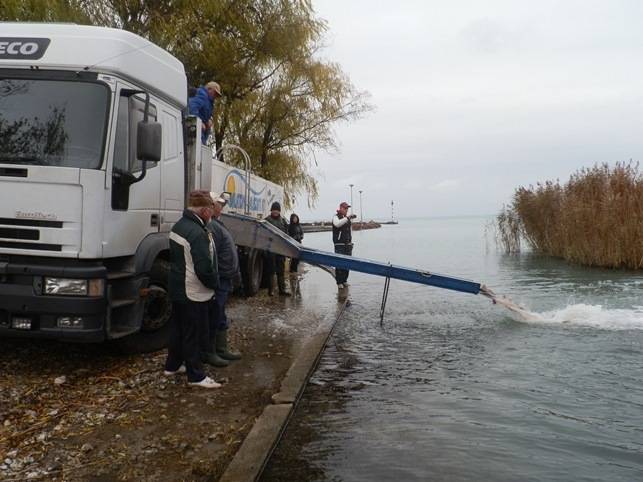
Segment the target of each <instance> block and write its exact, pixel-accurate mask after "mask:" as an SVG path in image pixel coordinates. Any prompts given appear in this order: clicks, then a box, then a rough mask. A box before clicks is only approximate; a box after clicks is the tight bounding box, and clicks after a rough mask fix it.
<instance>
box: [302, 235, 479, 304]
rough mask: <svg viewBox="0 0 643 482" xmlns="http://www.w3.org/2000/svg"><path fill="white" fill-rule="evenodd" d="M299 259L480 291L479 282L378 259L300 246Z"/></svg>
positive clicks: (447, 287) (451, 287)
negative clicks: (387, 262) (373, 259)
mask: <svg viewBox="0 0 643 482" xmlns="http://www.w3.org/2000/svg"><path fill="white" fill-rule="evenodd" d="M299 259H300V260H301V261H305V262H307V263H311V264H321V265H324V266H333V267H335V268H340V269H348V270H351V271H359V272H360V273H367V274H372V275H375V276H383V277H384V278H393V279H399V280H402V281H409V282H411V283H419V284H423V285H429V286H436V287H438V288H445V289H447V290H454V291H461V292H464V293H471V294H474V295H477V294H478V293H479V292H480V283H475V282H473V281H468V280H463V279H459V278H454V277H451V276H445V275H441V274H437V273H431V272H429V271H424V270H419V269H414V268H406V267H403V266H396V265H394V264H385V263H381V262H379V261H371V260H368V259H362V258H356V257H353V256H346V255H343V254H335V253H328V252H325V251H319V250H316V249H311V248H306V247H303V246H302V247H301V248H300V249H299Z"/></svg>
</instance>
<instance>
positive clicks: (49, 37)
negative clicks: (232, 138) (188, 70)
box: [0, 22, 187, 108]
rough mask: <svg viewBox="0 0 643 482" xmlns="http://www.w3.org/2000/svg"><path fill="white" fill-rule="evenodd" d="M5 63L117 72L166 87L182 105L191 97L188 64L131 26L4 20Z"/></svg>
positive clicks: (0, 62) (0, 41) (0, 31)
mask: <svg viewBox="0 0 643 482" xmlns="http://www.w3.org/2000/svg"><path fill="white" fill-rule="evenodd" d="M0 68H29V69H30V68H38V69H53V70H72V71H74V70H77V71H83V70H87V71H90V72H99V73H105V74H114V75H117V76H121V77H123V78H127V79H130V80H133V81H135V82H136V83H137V84H139V85H141V87H145V88H150V89H152V90H154V91H157V92H162V93H163V95H164V96H165V97H167V98H169V99H171V100H172V101H174V102H176V103H177V104H178V105H179V106H180V107H181V108H183V107H185V106H186V103H187V80H186V77H185V69H184V68H183V64H182V63H181V62H180V61H179V60H178V59H177V58H175V57H174V56H172V55H171V54H170V53H168V52H166V51H165V50H163V49H162V48H160V47H158V46H157V45H155V44H153V43H152V42H150V41H149V40H146V39H144V38H142V37H139V36H138V35H135V34H133V33H131V32H127V31H125V30H119V29H114V28H105V27H93V26H87V25H75V24H47V23H13V22H0Z"/></svg>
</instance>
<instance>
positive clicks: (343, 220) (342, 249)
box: [333, 202, 357, 288]
mask: <svg viewBox="0 0 643 482" xmlns="http://www.w3.org/2000/svg"><path fill="white" fill-rule="evenodd" d="M349 207H351V206H350V204H348V203H347V202H343V203H341V204H340V205H339V209H338V210H337V213H336V214H335V216H333V244H334V245H335V252H336V253H338V254H346V255H349V256H350V255H352V254H353V236H352V233H351V219H355V218H356V217H357V216H356V215H355V214H351V215H349V214H348V208H349ZM348 273H349V271H348V270H347V269H339V268H336V269H335V280H336V282H337V287H338V288H344V287H345V286H346V285H347V284H348V283H346V280H348Z"/></svg>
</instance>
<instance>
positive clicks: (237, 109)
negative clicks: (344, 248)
mask: <svg viewBox="0 0 643 482" xmlns="http://www.w3.org/2000/svg"><path fill="white" fill-rule="evenodd" d="M4 1H5V2H9V3H12V4H13V3H16V4H20V3H24V2H17V1H16V0H4ZM44 1H45V2H48V3H50V4H51V6H52V8H51V10H50V13H49V14H48V17H46V18H38V17H34V16H31V17H29V18H26V17H24V19H25V20H73V21H77V22H80V23H92V24H94V25H104V26H111V27H117V28H124V29H127V30H129V31H132V32H134V33H137V34H139V35H142V36H144V37H146V38H149V39H150V40H152V41H153V42H155V43H157V44H158V45H160V46H162V47H163V48H165V49H167V50H168V51H170V52H172V53H173V54H174V55H175V56H176V57H177V58H179V59H180V60H181V61H182V62H183V64H184V65H185V68H186V72H187V75H188V80H189V82H190V84H192V85H194V86H197V85H200V84H203V83H205V82H207V81H209V80H212V79H215V80H217V81H218V82H219V83H220V84H221V86H222V89H223V97H222V98H221V99H220V100H219V101H218V104H217V107H216V109H215V117H214V132H215V141H216V146H215V147H216V149H217V150H218V149H220V148H221V147H222V146H223V145H225V144H238V145H240V146H242V147H243V148H245V149H246V150H247V151H248V152H249V153H250V155H251V159H252V164H253V165H252V168H253V171H254V172H256V173H257V174H259V175H261V176H263V177H266V178H268V179H270V180H273V181H274V182H277V183H279V184H282V185H283V186H284V187H285V189H286V195H287V202H291V201H292V200H293V199H294V198H295V197H296V196H298V195H300V194H303V193H307V195H308V201H309V202H314V200H315V199H316V196H317V182H316V180H315V179H314V178H313V176H312V175H311V174H310V166H311V163H312V162H314V155H315V152H316V151H318V150H333V149H335V148H336V141H335V138H334V135H333V127H334V126H335V125H336V124H337V123H338V122H341V121H350V120H354V119H357V118H359V117H360V116H361V115H362V114H364V113H365V112H367V111H368V110H369V109H370V105H369V104H368V99H367V94H365V93H363V92H359V91H358V90H357V89H356V88H355V87H354V86H353V85H352V84H351V82H350V79H349V78H348V77H347V76H346V75H345V74H344V73H343V72H342V70H341V68H340V66H339V65H337V64H335V63H332V62H327V61H324V60H322V59H321V58H320V56H319V51H320V48H321V47H322V42H323V36H324V34H325V32H326V29H327V25H326V23H325V22H324V21H323V20H321V19H319V18H317V17H316V16H315V12H314V10H313V8H312V4H311V2H310V0H218V1H203V2H193V1H191V0H167V1H164V2H159V1H152V0H44ZM34 3H38V2H34ZM23 13H24V14H25V15H26V14H27V12H23ZM0 15H2V17H4V18H9V19H16V20H18V19H20V18H21V17H20V12H18V14H16V10H15V9H14V10H13V16H9V17H7V16H6V15H5V14H4V12H3V11H2V10H0ZM84 19H86V20H84ZM238 161H240V160H237V159H235V158H230V159H227V162H232V163H235V162H238Z"/></svg>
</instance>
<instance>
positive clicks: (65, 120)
mask: <svg viewBox="0 0 643 482" xmlns="http://www.w3.org/2000/svg"><path fill="white" fill-rule="evenodd" d="M200 129H201V123H200V120H198V119H197V118H195V117H192V116H189V115H188V113H187V80H186V76H185V71H184V68H183V65H182V64H181V62H179V61H178V60H177V59H176V58H175V57H173V56H172V55H171V54H169V53H168V52H166V51H165V50H163V49H161V48H160V47H158V46H156V45H154V44H153V43H151V42H149V41H147V40H145V39H143V38H141V37H139V36H137V35H134V34H132V33H129V32H126V31H123V30H117V29H109V28H101V27H90V26H79V25H70V24H34V23H30V24H21V23H0V336H27V337H44V338H52V339H61V340H77V341H91V342H100V341H104V340H108V339H119V343H121V344H122V346H123V348H125V349H127V350H130V351H146V350H153V349H158V348H160V347H162V346H163V345H164V344H165V342H166V339H167V322H168V319H169V316H170V313H171V304H170V303H169V301H168V298H167V293H166V283H167V271H168V268H169V262H168V261H169V252H168V249H169V245H168V234H169V231H170V229H171V228H172V226H173V224H174V223H175V222H176V221H177V220H178V219H179V218H180V216H181V213H182V210H183V208H184V205H185V199H186V193H187V192H189V191H190V190H192V189H207V190H210V191H213V192H215V193H217V194H218V193H220V192H222V191H228V192H230V193H231V202H230V210H232V211H233V212H236V213H244V214H248V215H251V216H253V217H256V218H260V217H263V216H265V215H266V214H267V212H268V210H269V208H270V204H271V203H272V202H273V201H279V202H282V201H283V189H282V188H281V187H280V186H277V185H276V184H273V183H270V182H268V181H266V180H263V179H261V178H258V177H256V176H253V175H251V174H249V171H248V170H247V169H248V167H246V169H245V170H244V169H237V168H235V167H232V166H228V165H226V164H224V163H222V162H219V161H218V160H214V158H213V153H212V150H211V148H209V147H206V146H202V145H201V142H200ZM241 255H242V259H241V260H242V266H243V269H244V273H243V274H244V278H245V281H246V285H247V289H248V291H249V292H250V293H254V292H256V290H257V289H258V287H259V282H260V281H261V272H260V271H261V267H262V262H261V256H260V255H258V252H257V251H255V250H253V249H250V248H242V249H241Z"/></svg>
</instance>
